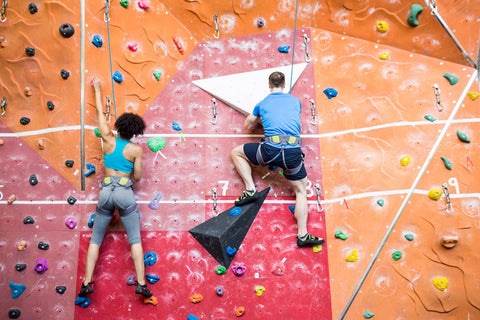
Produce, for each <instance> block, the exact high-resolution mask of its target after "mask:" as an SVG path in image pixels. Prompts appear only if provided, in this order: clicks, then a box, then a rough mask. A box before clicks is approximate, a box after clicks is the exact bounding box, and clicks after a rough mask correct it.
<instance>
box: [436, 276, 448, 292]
mask: <svg viewBox="0 0 480 320" xmlns="http://www.w3.org/2000/svg"><path fill="white" fill-rule="evenodd" d="M433 285H434V286H435V287H436V288H437V289H438V290H440V291H445V290H446V289H447V287H448V279H447V278H443V277H438V278H435V279H433Z"/></svg>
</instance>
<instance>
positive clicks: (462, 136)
mask: <svg viewBox="0 0 480 320" xmlns="http://www.w3.org/2000/svg"><path fill="white" fill-rule="evenodd" d="M457 137H458V139H460V141H462V142H466V143H470V139H468V136H467V134H466V133H463V132H461V131H460V130H457Z"/></svg>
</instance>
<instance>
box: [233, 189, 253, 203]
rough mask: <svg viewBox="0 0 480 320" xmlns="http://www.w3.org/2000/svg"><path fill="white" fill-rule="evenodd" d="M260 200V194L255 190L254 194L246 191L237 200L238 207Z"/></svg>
mask: <svg viewBox="0 0 480 320" xmlns="http://www.w3.org/2000/svg"><path fill="white" fill-rule="evenodd" d="M257 199H258V192H257V191H256V190H255V191H253V192H251V191H248V190H245V191H243V193H242V195H241V196H240V197H238V199H237V200H235V205H236V206H243V205H244V204H247V203H250V202H254V201H255V200H257Z"/></svg>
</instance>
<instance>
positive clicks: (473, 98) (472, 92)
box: [467, 91, 480, 100]
mask: <svg viewBox="0 0 480 320" xmlns="http://www.w3.org/2000/svg"><path fill="white" fill-rule="evenodd" d="M467 94H468V96H469V97H470V99H472V100H475V99H477V98H478V96H479V95H480V94H479V93H478V92H475V91H468V93H467Z"/></svg>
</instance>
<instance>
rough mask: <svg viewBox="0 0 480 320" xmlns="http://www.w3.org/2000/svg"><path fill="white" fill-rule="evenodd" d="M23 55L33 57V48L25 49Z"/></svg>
mask: <svg viewBox="0 0 480 320" xmlns="http://www.w3.org/2000/svg"><path fill="white" fill-rule="evenodd" d="M25 53H26V54H28V55H29V56H34V55H35V48H32V47H26V48H25Z"/></svg>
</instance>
